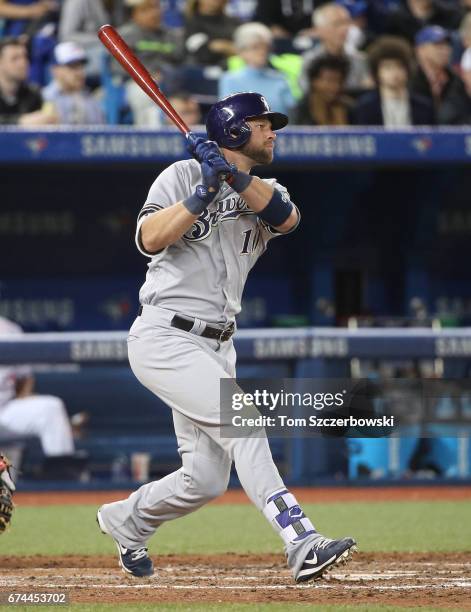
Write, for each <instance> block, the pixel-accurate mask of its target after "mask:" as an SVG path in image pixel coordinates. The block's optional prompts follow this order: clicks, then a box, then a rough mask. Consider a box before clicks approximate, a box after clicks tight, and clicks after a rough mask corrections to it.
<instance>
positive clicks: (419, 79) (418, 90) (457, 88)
mask: <svg viewBox="0 0 471 612" xmlns="http://www.w3.org/2000/svg"><path fill="white" fill-rule="evenodd" d="M415 49H416V55H417V61H418V64H419V66H418V68H417V70H416V72H415V74H414V76H413V78H412V83H411V90H412V92H413V93H415V94H418V95H421V96H424V97H426V98H428V99H429V100H431V101H432V103H433V105H434V107H435V112H436V118H437V123H439V124H441V125H463V124H469V123H470V122H471V99H470V98H469V97H468V95H467V93H466V89H465V87H464V84H463V81H462V80H461V78H460V77H459V76H458V75H457V74H455V73H454V72H453V71H452V70H451V69H450V67H449V63H450V56H451V43H450V34H449V32H448V31H447V30H445V29H444V28H442V27H440V26H427V27H426V28H422V29H421V30H419V32H418V33H417V35H416V37H415Z"/></svg>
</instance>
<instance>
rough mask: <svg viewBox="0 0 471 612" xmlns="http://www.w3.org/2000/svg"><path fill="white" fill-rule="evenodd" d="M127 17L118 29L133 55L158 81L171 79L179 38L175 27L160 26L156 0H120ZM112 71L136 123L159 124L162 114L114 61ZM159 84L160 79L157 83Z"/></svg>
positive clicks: (177, 53)
mask: <svg viewBox="0 0 471 612" xmlns="http://www.w3.org/2000/svg"><path fill="white" fill-rule="evenodd" d="M124 3H125V5H126V7H128V9H129V11H130V19H129V20H128V21H127V22H126V23H125V24H124V25H123V26H122V27H121V28H120V29H119V32H120V34H121V36H122V37H123V38H124V39H125V40H126V42H127V43H128V45H129V46H130V47H131V49H132V50H133V51H134V52H135V54H136V55H137V57H138V58H139V59H140V60H141V61H142V62H143V63H144V65H145V66H146V67H147V68H148V69H149V70H150V72H151V73H152V74H153V76H154V78H156V79H157V80H159V81H160V82H163V83H165V81H166V80H167V81H170V82H171V81H172V80H173V72H174V70H175V67H176V66H177V65H178V64H179V62H180V60H181V58H182V51H183V50H182V42H181V37H180V34H179V33H178V31H177V30H175V29H173V30H167V29H164V28H162V27H161V11H160V2H159V0H124ZM112 71H113V72H114V73H115V74H116V75H120V76H121V77H122V78H123V80H124V81H125V83H126V84H125V87H126V97H127V101H128V103H129V106H130V108H131V111H132V115H133V123H134V125H138V126H148V127H150V126H153V127H159V126H160V125H162V122H163V118H162V115H161V113H160V112H159V111H158V109H156V106H155V103H154V102H152V100H150V99H149V98H148V97H147V96H146V94H145V93H144V92H143V91H142V90H141V89H140V87H139V86H138V85H137V84H136V83H135V82H134V81H133V80H132V79H130V78H129V76H128V75H127V73H126V72H125V71H124V70H123V69H122V68H121V66H120V65H119V64H118V63H117V62H113V64H112ZM161 84H162V83H161Z"/></svg>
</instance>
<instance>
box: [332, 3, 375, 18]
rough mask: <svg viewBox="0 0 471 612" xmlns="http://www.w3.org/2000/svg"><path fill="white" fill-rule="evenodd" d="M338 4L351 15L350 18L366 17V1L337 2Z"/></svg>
mask: <svg viewBox="0 0 471 612" xmlns="http://www.w3.org/2000/svg"><path fill="white" fill-rule="evenodd" d="M335 3H336V4H340V5H341V6H343V7H344V8H346V9H347V11H348V12H349V13H350V17H352V18H353V19H355V17H359V16H360V15H364V14H365V13H366V10H367V8H368V4H367V3H366V2H365V0H335Z"/></svg>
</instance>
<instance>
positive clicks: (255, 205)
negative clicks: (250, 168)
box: [239, 176, 298, 233]
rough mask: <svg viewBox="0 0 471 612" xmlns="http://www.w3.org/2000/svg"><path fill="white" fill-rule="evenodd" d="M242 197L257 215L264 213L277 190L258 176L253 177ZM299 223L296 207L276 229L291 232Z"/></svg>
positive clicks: (242, 192)
mask: <svg viewBox="0 0 471 612" xmlns="http://www.w3.org/2000/svg"><path fill="white" fill-rule="evenodd" d="M239 193H240V195H241V196H242V197H243V198H244V200H245V201H246V202H247V206H248V207H249V208H251V209H252V210H253V211H254V212H256V213H261V212H263V210H264V209H266V207H267V206H268V203H269V202H270V200H271V199H272V197H273V194H274V193H275V190H274V188H273V187H271V186H270V185H268V184H267V183H265V181H262V179H259V178H258V177H257V176H254V177H252V180H251V181H250V183H249V185H248V186H247V188H246V189H244V190H243V191H241V192H239ZM297 223H298V211H297V209H296V207H295V206H293V207H292V211H291V213H290V215H289V217H288V218H287V219H286V220H285V221H284V222H283V223H282V224H280V225H276V226H274V227H276V229H277V230H278V231H279V232H282V233H283V232H289V231H290V230H291V229H292V228H293V227H294V226H295V225H296V224H297Z"/></svg>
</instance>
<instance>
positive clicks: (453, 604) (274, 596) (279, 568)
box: [0, 553, 471, 610]
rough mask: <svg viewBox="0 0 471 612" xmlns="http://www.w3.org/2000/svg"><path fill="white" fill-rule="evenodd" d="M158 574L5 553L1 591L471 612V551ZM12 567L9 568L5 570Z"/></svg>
mask: <svg viewBox="0 0 471 612" xmlns="http://www.w3.org/2000/svg"><path fill="white" fill-rule="evenodd" d="M154 561H155V566H156V573H155V575H154V576H153V577H152V578H148V579H141V580H136V579H129V578H126V576H125V575H124V574H123V573H122V572H121V570H120V569H119V568H118V567H117V560H116V558H113V557H93V558H92V557H80V556H65V557H46V556H36V557H3V558H2V566H3V567H2V575H1V576H0V592H4V593H5V592H12V591H19V590H21V591H23V592H24V591H33V590H34V592H42V591H44V592H47V591H50V590H52V589H54V590H55V591H59V592H60V591H63V590H64V591H66V592H67V593H68V596H69V599H70V602H71V603H78V602H113V601H115V602H116V599H115V598H116V597H117V596H119V601H120V603H124V602H125V601H133V602H137V601H140V602H151V601H159V602H186V603H188V602H198V601H206V602H224V601H228V602H229V601H234V600H235V598H236V600H237V601H239V602H270V601H278V602H280V601H286V602H288V601H290V602H291V601H293V602H306V603H312V604H317V605H321V604H323V603H324V604H326V603H338V604H340V603H350V604H365V603H384V604H389V605H394V604H401V605H421V606H425V605H430V606H431V605H434V606H436V607H442V606H443V607H446V608H460V609H470V610H471V556H470V555H469V554H465V553H462V554H460V553H451V554H447V553H435V554H433V555H430V554H418V553H410V554H404V553H388V554H380V553H359V554H358V555H356V556H355V557H354V559H353V561H351V562H350V563H349V564H348V565H346V566H345V565H343V566H339V567H338V569H337V568H334V569H333V570H332V571H331V572H330V573H329V574H328V575H327V576H326V577H325V578H323V579H321V580H317V581H315V582H313V583H307V584H301V585H296V584H295V583H294V582H293V580H292V577H291V574H290V573H289V571H288V570H287V569H286V566H285V565H284V563H283V558H282V557H280V556H279V555H235V554H234V555H231V554H224V555H208V556H195V555H193V556H192V555H184V556H177V555H175V556H172V555H170V556H163V557H158V556H157V557H154ZM7 568H8V569H7Z"/></svg>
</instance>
